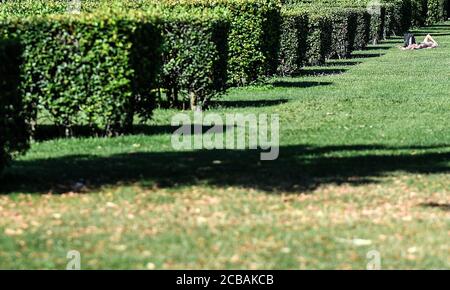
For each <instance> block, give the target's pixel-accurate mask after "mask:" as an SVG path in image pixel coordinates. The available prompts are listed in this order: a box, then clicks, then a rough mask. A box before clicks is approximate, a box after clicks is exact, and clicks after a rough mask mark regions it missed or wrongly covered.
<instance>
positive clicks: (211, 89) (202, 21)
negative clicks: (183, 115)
mask: <svg viewBox="0 0 450 290" xmlns="http://www.w3.org/2000/svg"><path fill="white" fill-rule="evenodd" d="M215 10H216V11H214V13H212V12H213V11H205V10H203V11H202V10H194V9H189V10H182V11H179V12H177V13H174V12H171V13H167V15H166V16H165V17H163V24H162V34H163V49H162V50H163V68H162V72H161V75H160V80H161V84H160V86H162V88H164V89H165V90H166V95H167V96H168V98H169V101H170V102H171V104H172V105H173V106H178V105H179V104H178V102H179V99H180V98H182V99H183V100H189V102H190V107H191V109H198V108H202V107H206V106H207V105H208V102H209V100H210V99H211V98H213V97H216V96H218V95H220V94H221V93H223V92H224V91H225V90H226V87H227V55H228V46H227V36H228V31H229V25H228V21H227V14H226V13H225V11H223V10H220V9H215Z"/></svg>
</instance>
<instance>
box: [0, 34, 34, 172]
mask: <svg viewBox="0 0 450 290" xmlns="http://www.w3.org/2000/svg"><path fill="white" fill-rule="evenodd" d="M20 65H21V48H20V45H19V44H18V43H17V42H13V41H4V40H1V41H0V173H1V172H2V169H3V168H4V167H5V165H7V164H8V162H9V161H10V159H11V158H12V157H13V156H14V155H16V154H18V153H22V152H24V151H25V150H26V149H27V148H28V140H29V130H28V126H27V124H26V121H25V120H26V119H27V116H26V115H27V114H26V111H25V110H24V106H23V104H22V99H21V96H20V91H19V82H20V68H19V67H20Z"/></svg>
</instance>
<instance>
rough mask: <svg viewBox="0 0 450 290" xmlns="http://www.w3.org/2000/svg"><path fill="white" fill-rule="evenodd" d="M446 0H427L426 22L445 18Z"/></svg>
mask: <svg viewBox="0 0 450 290" xmlns="http://www.w3.org/2000/svg"><path fill="white" fill-rule="evenodd" d="M447 5H448V0H428V6H427V8H428V12H427V24H433V23H436V22H440V21H443V20H446V19H447V18H448V15H447Z"/></svg>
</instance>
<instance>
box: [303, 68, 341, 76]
mask: <svg viewBox="0 0 450 290" xmlns="http://www.w3.org/2000/svg"><path fill="white" fill-rule="evenodd" d="M347 70H348V69H344V68H321V69H308V68H304V69H303V70H301V71H300V72H299V73H298V74H297V75H295V76H329V75H338V74H343V73H345V72H346V71H347Z"/></svg>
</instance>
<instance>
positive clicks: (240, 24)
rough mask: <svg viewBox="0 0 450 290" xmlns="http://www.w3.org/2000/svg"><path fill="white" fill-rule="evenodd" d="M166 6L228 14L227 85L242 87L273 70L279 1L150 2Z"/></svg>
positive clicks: (202, 0) (212, 0)
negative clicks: (219, 11)
mask: <svg viewBox="0 0 450 290" xmlns="http://www.w3.org/2000/svg"><path fill="white" fill-rule="evenodd" d="M150 2H154V3H155V2H156V3H163V4H164V5H166V6H172V7H173V6H189V7H198V8H217V7H222V8H225V9H227V11H228V12H229V14H230V32H229V36H228V78H229V81H228V83H229V84H230V85H246V84H249V83H253V82H256V81H258V80H260V79H262V78H264V77H265V76H268V75H272V74H274V73H275V72H276V69H277V55H278V46H279V37H280V32H279V29H280V21H281V18H280V9H281V4H280V1H279V0H163V1H159V0H158V1H157V0H153V1H150Z"/></svg>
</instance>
